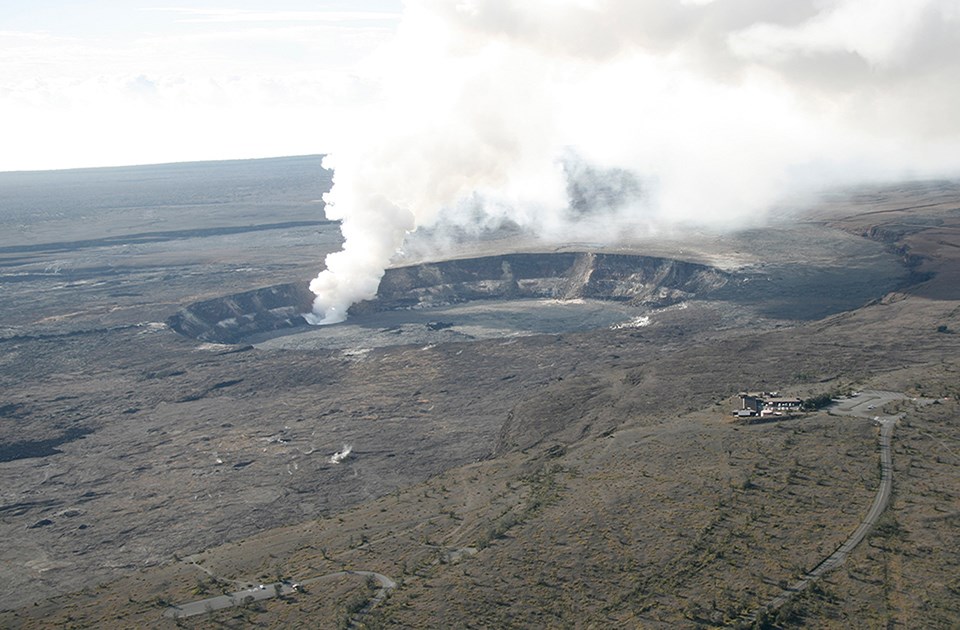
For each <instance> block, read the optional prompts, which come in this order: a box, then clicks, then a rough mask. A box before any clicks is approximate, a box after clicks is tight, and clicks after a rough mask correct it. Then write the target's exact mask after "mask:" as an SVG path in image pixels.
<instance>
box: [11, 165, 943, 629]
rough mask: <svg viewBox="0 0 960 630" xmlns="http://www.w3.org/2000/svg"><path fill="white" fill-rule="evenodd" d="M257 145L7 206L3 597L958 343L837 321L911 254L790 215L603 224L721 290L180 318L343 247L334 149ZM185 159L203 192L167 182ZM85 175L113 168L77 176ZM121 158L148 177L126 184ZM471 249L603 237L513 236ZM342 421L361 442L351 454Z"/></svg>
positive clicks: (100, 575)
mask: <svg viewBox="0 0 960 630" xmlns="http://www.w3.org/2000/svg"><path fill="white" fill-rule="evenodd" d="M237 166H238V168H240V171H238V172H237V173H232V171H231V169H230V165H229V164H227V165H220V166H217V167H215V168H214V167H212V166H211V165H196V166H195V167H194V168H196V169H198V171H197V173H200V175H197V173H193V174H192V175H191V174H189V173H188V174H187V175H183V173H182V171H183V169H186V170H187V171H190V170H191V167H189V166H183V167H177V168H173V167H144V169H142V170H139V171H138V170H137V169H134V170H133V171H134V174H135V175H136V176H135V177H133V176H130V174H129V173H130V171H129V170H128V169H122V170H119V171H113V170H111V169H105V170H99V169H98V170H94V171H90V172H88V173H85V174H84V173H67V174H59V175H58V174H56V173H49V174H41V175H36V181H33V182H32V183H31V182H27V184H24V185H22V186H20V187H19V188H16V190H17V191H19V192H18V193H17V194H18V195H21V196H22V198H21V199H20V200H19V201H18V202H17V205H15V206H10V207H13V208H15V209H16V211H15V212H8V213H7V214H6V215H3V216H0V223H2V224H3V225H4V226H5V229H3V230H2V231H0V286H2V288H3V291H4V300H3V301H2V304H0V441H2V443H3V446H4V450H3V451H2V453H3V458H2V459H3V460H4V461H0V534H2V535H3V537H4V539H5V541H6V549H7V553H6V555H5V558H4V559H5V562H4V564H3V565H2V568H0V577H2V583H3V585H4V586H3V587H2V589H0V608H4V609H10V608H17V607H19V606H22V605H24V604H30V603H31V602H33V601H36V600H42V599H44V598H47V597H50V596H54V595H56V594H59V593H65V592H70V591H73V590H77V589H81V588H83V587H88V586H90V585H91V584H93V583H98V582H99V581H101V580H107V579H111V578H115V577H118V576H122V575H128V574H130V573H132V572H135V571H138V570H142V569H144V568H147V567H153V566H165V565H166V564H169V563H171V562H173V561H174V560H173V558H174V556H175V555H179V556H183V555H185V554H190V553H195V552H197V551H199V550H201V549H204V548H207V547H210V546H214V545H217V544H220V543H223V542H227V541H238V540H241V539H243V538H245V537H248V536H251V535H254V534H256V533H257V532H261V531H263V530H267V529H269V528H272V527H276V526H280V525H285V524H293V523H299V522H302V521H305V520H310V519H316V518H323V517H328V518H335V516H336V515H337V514H340V513H342V512H343V511H344V510H345V509H347V508H348V507H349V506H353V505H359V504H363V503H364V502H367V501H369V500H371V499H373V498H375V497H381V496H384V495H389V494H390V493H393V492H396V491H397V490H398V489H402V488H408V487H410V486H412V485H413V484H416V483H419V482H421V481H423V480H426V479H429V478H431V477H434V476H436V475H438V474H440V473H442V472H443V471H445V470H449V469H452V468H455V467H457V466H461V465H468V464H472V463H475V462H477V460H483V461H487V459H486V458H489V457H491V456H492V455H494V454H496V453H498V452H510V451H511V449H513V448H514V447H522V448H527V447H533V446H535V445H537V444H540V443H542V442H543V440H545V439H547V438H548V437H549V438H550V439H556V440H557V441H558V442H573V441H576V440H577V439H581V438H582V437H583V436H602V435H603V434H604V433H605V432H608V431H611V430H613V429H614V428H615V427H617V426H619V424H620V423H623V422H625V421H627V420H629V421H631V422H636V423H651V424H653V423H656V422H659V421H660V420H662V418H663V417H665V416H667V415H669V416H671V417H675V416H676V415H677V414H678V413H681V412H684V411H689V410H691V409H701V408H703V407H706V406H710V405H713V404H714V401H717V400H720V399H724V398H726V397H727V396H729V395H730V393H731V392H735V391H738V390H739V388H742V387H749V386H764V385H765V384H769V385H770V386H775V387H779V386H783V384H784V383H786V384H791V383H793V384H794V385H796V386H797V387H801V386H803V387H810V385H809V384H810V383H811V382H816V381H817V380H818V379H827V378H832V377H836V376H837V375H840V374H843V375H845V376H844V377H845V378H848V379H852V378H855V377H860V376H863V375H866V374H869V373H871V372H872V371H880V370H884V369H889V366H891V365H893V362H896V361H899V362H908V363H919V362H922V361H926V360H927V356H928V355H929V354H930V353H931V352H934V351H935V352H940V353H941V354H943V353H948V352H949V351H950V348H952V346H950V344H951V343H954V342H955V340H956V336H955V335H945V334H943V335H939V336H938V335H936V333H935V332H931V334H932V335H933V337H932V341H931V339H928V338H927V337H925V336H923V334H922V332H923V331H922V330H921V329H920V328H916V329H915V330H914V329H910V330H909V331H908V332H909V334H901V332H900V331H899V330H893V329H890V330H888V329H887V328H885V327H884V326H885V325H886V324H885V320H884V319H883V318H882V317H874V318H873V319H870V318H869V317H868V318H867V319H866V320H865V321H867V324H866V325H865V326H859V325H858V326H856V327H851V328H850V329H844V328H842V327H843V325H844V322H845V321H846V320H845V319H843V318H844V317H845V316H844V315H843V314H842V313H843V311H846V310H849V309H854V308H856V307H858V306H861V305H863V304H864V303H866V302H869V301H870V300H873V299H876V298H880V297H882V296H884V295H885V294H887V293H889V292H890V291H891V290H893V289H895V288H897V287H900V286H902V285H903V284H904V283H905V282H907V281H908V280H909V278H910V270H909V269H908V268H907V267H905V266H904V264H903V263H902V256H901V255H900V254H898V253H897V252H895V251H891V250H890V249H889V248H888V246H887V245H886V244H884V243H881V242H874V241H871V240H868V239H865V238H862V237H860V236H859V235H858V234H856V233H849V234H848V233H845V232H841V231H839V230H836V229H833V228H831V227H829V226H827V225H825V224H792V223H783V224H781V225H778V226H777V227H776V228H764V229H759V228H758V229H756V230H753V231H751V232H746V233H740V234H730V235H713V236H710V235H701V236H698V237H695V238H691V239H688V240H684V241H673V240H669V239H661V240H659V241H658V242H656V243H643V244H635V245H631V246H617V247H610V248H609V251H611V252H614V253H618V254H632V255H642V256H654V257H660V258H662V259H664V260H680V261H684V262H688V263H697V264H701V265H706V266H710V267H712V268H716V269H718V270H720V271H722V272H723V274H729V275H730V277H731V278H732V279H731V280H730V281H729V282H726V283H725V284H724V285H723V286H722V287H716V292H715V293H713V294H711V295H709V296H704V295H699V296H698V295H697V292H696V291H687V293H689V295H679V294H677V295H674V296H673V298H674V299H671V300H669V301H668V302H664V303H654V302H648V303H643V302H642V301H641V302H634V303H631V302H629V301H627V302H624V301H609V300H598V299H595V298H593V297H583V296H576V295H567V294H564V295H561V296H554V297H551V298H545V297H536V298H524V299H516V298H508V297H503V296H500V297H497V298H496V299H486V300H478V299H470V300H465V301H462V302H450V303H445V302H444V301H443V300H438V301H437V302H436V303H435V304H434V305H433V306H432V307H431V308H404V309H385V310H377V309H371V310H369V311H368V312H365V313H358V314H357V315H356V316H355V317H353V318H351V319H350V320H348V321H347V322H345V323H343V324H340V325H337V326H331V327H324V328H306V327H303V328H297V329H292V330H291V331H290V332H291V333H293V334H289V335H288V334H285V333H284V332H283V331H280V332H273V333H268V334H266V335H264V336H260V337H258V336H256V335H250V336H245V337H243V338H241V339H238V341H239V343H237V344H222V343H216V342H211V341H209V340H200V339H196V338H192V337H188V336H185V335H181V334H178V333H177V332H175V331H174V330H171V329H170V328H169V327H168V326H167V325H166V324H165V322H166V321H167V320H168V318H170V317H172V316H174V315H175V314H176V313H177V312H178V311H181V310H182V309H188V308H190V307H191V305H195V304H197V303H200V302H204V301H214V302H215V301H218V300H223V299H224V298H228V297H229V296H231V295H235V294H240V293H244V292H248V291H251V290H254V289H264V288H269V287H275V286H278V285H282V284H289V283H291V282H302V283H304V284H305V283H306V282H307V281H308V280H309V278H310V277H311V276H312V275H313V274H314V273H315V272H316V270H317V267H318V266H319V265H320V264H321V262H322V259H323V256H324V254H325V253H327V252H329V251H334V250H336V249H337V248H338V247H339V243H340V236H339V232H338V230H337V226H336V225H335V224H331V223H327V222H325V220H324V218H323V216H322V212H321V208H322V206H321V205H320V204H318V203H316V200H317V199H319V197H320V195H321V194H322V192H323V190H324V189H325V187H326V186H327V185H328V184H329V179H326V180H324V179H323V178H324V177H327V178H328V177H329V174H328V173H325V172H323V171H322V170H321V169H320V168H319V160H318V158H315V157H313V158H298V159H291V160H283V161H269V160H268V161H264V162H263V163H261V164H259V168H262V169H263V173H265V174H266V175H264V177H265V180H266V182H267V183H266V184H264V185H263V186H262V187H261V186H260V183H258V182H259V180H258V179H257V176H256V173H257V172H258V170H257V168H254V169H253V171H251V170H250V167H251V164H249V163H242V164H239V165H237ZM211 168H213V170H212V171H211V170H210V169H211ZM217 173H220V174H221V175H222V176H220V175H217ZM231 173H232V174H231ZM182 176H184V177H187V179H188V180H189V181H190V182H193V183H192V184H191V186H193V187H195V188H194V189H192V190H193V192H192V193H191V194H186V193H184V194H179V193H178V194H177V195H175V196H174V197H170V198H167V197H165V196H164V195H165V194H166V193H165V191H167V190H168V189H169V182H170V181H177V180H178V178H179V177H182ZM4 177H12V176H6V175H0V183H4V181H5V180H4V179H3V178H4ZM17 177H20V178H21V179H22V178H23V177H26V176H20V175H18V176H17ZM31 177H33V176H31ZM85 177H92V178H94V180H96V179H97V178H98V177H99V178H100V180H98V181H97V182H94V183H92V184H84V185H80V184H79V183H76V182H74V180H77V181H85V179H84V178H85ZM64 178H65V179H64ZM118 178H119V179H118ZM28 179H29V178H28ZM139 179H144V180H147V181H154V180H156V181H157V182H159V184H158V187H156V189H155V190H154V189H150V188H149V187H148V188H146V189H144V188H139V187H138V186H139V184H137V180H139ZM241 180H242V182H243V186H244V187H245V188H243V190H246V191H247V192H242V190H241V191H240V192H238V191H237V190H236V189H235V187H237V186H239V185H240V184H238V182H239V181H241ZM17 181H19V180H17ZM31 181H32V180H31ZM71 182H74V183H71ZM118 182H125V183H123V185H124V186H128V187H130V190H131V192H130V193H129V194H123V195H120V196H119V197H118V196H117V194H116V193H112V192H110V191H112V190H115V187H116V186H119V185H120V184H119V183H118ZM270 182H272V183H270ZM281 183H282V185H281ZM47 184H49V185H50V186H54V187H56V186H64V187H65V188H64V190H63V191H61V192H60V193H58V194H59V196H57V195H53V194H52V193H49V188H44V186H43V185H47ZM160 184H163V185H160ZM18 185H19V184H18ZM188 188H189V187H188ZM35 189H36V190H38V191H43V190H46V191H48V192H43V194H38V195H37V196H36V197H35V198H31V194H32V193H31V191H33V190H35ZM6 190H7V191H9V190H12V189H11V188H7V189H6ZM230 191H233V192H230ZM271 191H272V192H271ZM88 193H89V194H88ZM83 195H87V197H83ZM81 197H83V199H81V201H80V202H78V203H76V204H72V202H71V199H74V198H77V199H80V198H81ZM217 199H221V201H216V200H217ZM191 204H192V205H191ZM17 208H19V209H17ZM0 212H2V209H0ZM312 222H315V223H312ZM145 226H146V227H145ZM6 228H9V229H6ZM65 235H68V236H65ZM471 248H473V249H471ZM476 248H479V251H477V249H476ZM467 249H471V251H469V254H470V256H474V255H476V256H488V255H489V256H495V255H503V254H508V253H511V252H516V251H522V252H527V253H550V252H555V251H557V250H560V251H569V252H577V251H582V249H583V248H581V247H574V246H571V247H569V248H565V247H559V248H557V247H547V246H544V245H542V244H540V245H538V244H536V243H533V242H531V241H530V240H529V239H524V238H521V237H517V238H516V239H514V240H510V239H506V238H492V239H490V240H489V241H487V242H485V243H481V244H480V245H476V244H473V245H470V246H469V247H465V248H464V252H463V253H464V256H466V254H467V253H468V252H467V251H466V250H467ZM417 262H420V261H404V262H403V264H404V265H407V264H413V263H417ZM399 265H400V263H398V266H399ZM426 293H427V294H430V295H434V294H433V293H431V292H430V291H426ZM435 295H441V294H440V293H437V294H435ZM706 297H709V299H705V298H706ZM565 298H568V299H565ZM939 306H941V305H940V304H939V303H924V304H922V305H920V307H916V308H915V311H916V313H918V315H916V317H917V318H919V319H918V320H917V321H920V320H922V325H923V326H927V327H928V328H929V329H930V331H935V330H936V328H937V326H936V324H939V323H940V321H939V320H935V319H934V317H935V316H936V317H940V315H939V312H940V311H939V310H937V308H939ZM883 307H884V308H890V309H896V308H899V307H898V306H897V303H891V305H890V306H887V305H884V306H883ZM935 307H937V308H935ZM925 309H926V310H925ZM934 311H936V313H934ZM868 312H870V311H868ZM905 312H906V311H902V312H901V311H898V313H901V315H899V316H905V315H903V313H905ZM928 312H929V313H932V314H928ZM831 313H841V314H840V315H836V317H835V318H833V319H827V320H823V322H819V321H814V320H815V319H816V318H817V317H822V316H824V315H829V314H831ZM646 318H649V319H646ZM924 318H926V319H924ZM928 319H929V321H927V320H928ZM891 321H892V320H891ZM805 322H810V323H805ZM824 322H825V323H824ZM623 324H626V325H623ZM944 325H945V326H947V327H948V329H951V328H958V327H960V325H958V324H956V323H955V322H951V321H946V322H945V323H944ZM830 326H837V328H836V330H837V331H839V332H835V333H831V334H832V335H833V336H832V337H831V336H829V335H822V334H820V333H819V332H817V331H818V330H820V329H821V328H823V329H824V330H826V329H828V328H829V327H830ZM851 326H852V325H851ZM871 326H872V328H871ZM891 326H892V324H891ZM831 330H833V329H831ZM757 331H760V332H757ZM864 331H866V332H864ZM815 333H816V334H815ZM774 334H775V335H777V336H776V337H772V336H768V337H764V336H763V335H774ZM851 335H852V336H856V335H864V336H865V337H864V338H860V337H857V338H856V339H852V337H851V339H852V341H851V340H850V339H848V337H849V336H851ZM868 335H869V336H868ZM381 342H382V343H381ZM932 342H936V344H933V343H932ZM931 348H933V349H934V350H931ZM945 356H946V355H945ZM677 392H683V396H678V395H677ZM717 430H720V429H717ZM344 443H348V444H351V445H353V447H354V451H353V454H352V456H351V457H350V458H348V459H347V460H346V461H345V462H343V463H341V464H331V463H330V461H329V457H330V455H332V454H333V453H334V452H336V451H338V450H340V448H341V447H342V446H343V444H344ZM521 473H522V471H521ZM521 473H518V474H521ZM522 474H526V473H522ZM508 486H509V484H508ZM423 518H433V516H432V515H425V516H424V517H423ZM51 605H52V604H51ZM131 605H133V604H131ZM10 619H11V618H9V617H5V618H4V620H3V621H4V623H7V622H9V620H10Z"/></svg>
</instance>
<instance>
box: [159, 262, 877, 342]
mask: <svg viewBox="0 0 960 630" xmlns="http://www.w3.org/2000/svg"><path fill="white" fill-rule="evenodd" d="M852 273H854V275H856V274H855V272H852ZM864 280H867V278H866V277H860V278H854V279H853V280H852V284H854V285H856V288H853V289H851V290H847V291H844V292H843V295H844V296H845V299H844V301H843V303H842V304H841V303H837V304H833V305H830V306H829V307H828V310H829V311H831V312H832V311H840V310H845V309H848V308H853V307H856V306H859V305H861V304H863V303H864V302H866V301H868V300H870V299H872V298H873V297H875V296H876V295H882V292H881V290H882V291H885V290H889V288H890V287H889V286H884V287H878V286H874V285H875V282H862V281H864ZM835 281H836V279H835V278H828V277H826V276H825V275H824V272H823V270H818V269H817V268H813V267H805V268H803V269H799V268H796V267H790V266H784V267H782V268H779V269H777V268H773V267H771V268H764V269H762V270H761V269H758V268H741V269H737V270H729V269H722V268H720V267H717V266H712V265H709V264H703V263H698V262H692V261H685V260H679V259H674V258H665V257H656V256H644V255H637V254H622V253H603V252H591V251H576V252H553V253H514V254H503V255H492V256H483V257H477V258H465V259H453V260H444V261H439V262H429V263H421V264H416V265H409V266H403V267H396V268H391V269H388V270H387V271H386V272H385V274H384V276H383V279H382V281H381V283H380V287H379V290H378V293H377V295H376V297H375V298H373V299H371V300H366V301H362V302H359V303H357V304H354V305H353V306H352V307H351V308H350V310H349V316H350V317H349V319H348V320H347V321H346V322H343V323H340V324H336V325H331V326H321V327H314V326H309V325H308V323H307V321H306V320H305V319H304V316H303V315H304V314H305V313H307V312H309V311H310V309H311V306H312V302H313V299H314V295H313V294H312V293H311V292H310V290H309V289H308V288H307V284H306V283H305V282H297V283H286V284H278V285H273V286H268V287H263V288H259V289H255V290H251V291H246V292H243V293H237V294H233V295H227V296H224V297H219V298H214V299H208V300H204V301H201V302H196V303H194V304H191V305H188V306H186V307H184V308H182V309H180V310H179V311H178V312H176V313H175V314H174V315H172V316H171V317H170V318H169V319H168V320H167V323H168V325H169V326H170V327H171V328H172V329H174V330H175V331H177V332H179V333H180V334H182V335H185V336H188V337H191V338H194V339H197V340H200V341H204V342H213V343H221V344H241V343H244V344H254V345H257V346H258V347H261V348H268V349H311V348H341V349H351V348H352V349H360V348H370V347H382V346H392V345H405V344H417V343H424V344H431V343H440V342H446V341H471V340H475V339H488V338H499V337H515V336H521V335H531V334H559V333H564V332H573V331H583V330H592V329H598V328H611V327H612V328H623V327H643V326H646V325H648V324H650V322H651V316H654V315H656V314H657V313H658V312H663V311H664V310H665V309H668V308H669V307H676V308H680V309H685V308H687V307H688V305H690V304H701V305H702V304H717V303H720V304H722V305H723V307H724V309H725V311H727V312H728V313H732V312H734V311H736V312H737V313H738V315H739V320H738V321H739V323H743V321H744V320H743V316H746V317H747V318H748V319H749V320H752V321H755V322H760V321H768V320H778V319H792V320H798V319H810V318H813V317H821V316H823V315H824V314H828V313H825V312H821V311H822V310H823V308H822V307H821V308H820V310H819V311H818V312H816V313H813V312H809V301H808V300H807V299H806V297H805V295H804V294H805V293H806V292H807V291H808V290H809V289H811V287H813V286H818V285H819V286H821V287H822V286H823V285H824V284H830V283H834V282H835ZM847 281H848V282H851V281H850V279H849V278H847ZM761 303H762V304H763V308H764V309H765V310H764V312H761V311H760V310H758V309H757V308H755V307H756V306H757V305H758V304H761ZM772 304H776V305H778V308H777V309H776V310H775V311H771V309H770V305H772ZM748 311H749V312H748Z"/></svg>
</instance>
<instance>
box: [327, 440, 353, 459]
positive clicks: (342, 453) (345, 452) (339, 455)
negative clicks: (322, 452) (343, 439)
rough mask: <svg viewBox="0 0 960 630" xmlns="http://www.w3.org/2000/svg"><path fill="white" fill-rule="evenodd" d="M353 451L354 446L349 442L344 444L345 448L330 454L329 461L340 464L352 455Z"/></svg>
mask: <svg viewBox="0 0 960 630" xmlns="http://www.w3.org/2000/svg"><path fill="white" fill-rule="evenodd" d="M351 452H353V447H352V446H350V445H349V444H344V445H343V448H341V449H340V450H339V451H337V452H336V453H334V454H333V455H331V456H330V459H329V462H330V463H331V464H339V463H340V462H342V461H343V460H345V459H346V458H348V457H350V453H351Z"/></svg>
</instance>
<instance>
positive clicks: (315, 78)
mask: <svg viewBox="0 0 960 630" xmlns="http://www.w3.org/2000/svg"><path fill="white" fill-rule="evenodd" d="M401 11H402V2H401V0H339V1H337V0H326V1H324V0H272V1H271V2H263V1H253V2H252V1H250V0H203V1H202V2H190V1H189V0H182V1H170V0H86V1H83V2H80V1H77V0H4V1H3V2H2V3H0V129H2V140H0V171H10V170H42V169H59V168H74V167H90V166H110V165H127V164H149V163H162V162H175V161H190V160H204V159H229V158H256V157H270V156H281V155H304V154H315V153H322V152H324V151H325V150H327V148H326V147H327V146H328V142H329V141H331V140H332V139H333V138H335V136H336V135H337V134H338V133H339V131H340V129H342V120H340V113H341V112H344V111H350V110H351V109H353V108H354V106H355V105H358V104H360V103H366V102H369V101H370V91H371V89H375V88H371V87H370V85H369V81H368V80H367V79H365V78H364V70H363V60H364V59H366V58H367V57H368V56H369V55H370V53H371V52H372V51H374V50H376V49H377V47H378V46H380V45H381V44H383V43H384V42H385V41H388V40H389V39H390V38H392V37H393V35H394V34H395V32H396V29H397V25H398V23H399V20H400V15H401Z"/></svg>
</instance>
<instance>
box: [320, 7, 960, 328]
mask: <svg viewBox="0 0 960 630" xmlns="http://www.w3.org/2000/svg"><path fill="white" fill-rule="evenodd" d="M958 51H960V0H910V1H909V2H904V1H903V0H869V1H868V0H791V2H770V1H769V0H645V1H644V2H637V1H636V0H526V1H525V2H522V3H520V2H514V1H513V0H460V1H458V2H450V1H448V0H408V2H407V5H406V10H405V13H404V19H403V21H402V23H401V26H400V29H399V31H398V34H397V37H396V39H395V41H394V42H393V43H392V44H390V45H389V46H387V47H386V48H385V49H383V50H381V51H380V53H379V54H378V55H376V56H375V57H374V58H372V59H371V60H370V64H369V66H368V70H369V75H370V76H369V77H368V78H369V79H370V83H369V85H370V86H371V102H372V103H373V105H372V106H371V107H370V108H369V109H365V110H363V111H359V112H356V113H355V114H356V115H355V116H354V120H353V121H352V122H345V125H346V129H347V132H346V133H344V137H345V138H346V139H347V140H348V142H349V144H345V145H344V146H342V147H333V151H332V154H333V155H334V156H335V158H336V162H335V164H334V163H332V162H331V165H332V166H334V168H335V175H334V182H335V184H334V188H333V190H332V191H331V193H330V194H329V196H328V198H327V201H328V203H329V204H330V205H329V206H328V209H327V212H328V216H329V217H330V218H334V219H339V220H341V221H342V230H343V234H344V237H345V242H344V247H343V251H341V252H338V253H336V254H332V255H330V256H329V257H328V258H327V269H326V270H325V271H323V272H322V273H321V274H320V275H319V276H318V277H317V278H316V279H315V280H314V281H313V282H312V283H311V289H312V290H313V291H314V293H316V295H317V298H316V301H315V303H314V308H313V311H314V313H313V314H312V315H311V316H310V319H311V321H312V323H333V322H336V321H341V320H342V319H343V318H344V317H345V316H346V311H347V309H348V308H349V306H350V305H351V304H352V303H354V302H355V301H357V300H360V299H364V298H369V297H372V296H373V295H375V293H376V289H377V286H378V283H379V281H380V278H381V277H382V275H383V270H384V268H385V267H386V266H387V265H388V264H389V263H390V260H391V258H392V257H393V256H394V254H395V253H396V252H397V250H398V249H399V248H400V247H401V245H402V244H403V241H404V239H405V237H406V235H407V233H408V232H410V231H412V230H415V229H417V228H418V227H423V226H431V225H435V224H437V223H438V222H439V221H443V222H444V223H450V224H453V225H461V226H471V225H474V226H477V225H479V226H484V227H493V226H497V225H499V224H503V223H510V224H513V225H516V226H519V227H521V228H523V229H526V230H528V231H530V232H532V233H535V234H536V235H538V236H539V237H541V238H543V239H549V240H553V241H557V240H573V239H583V238H588V239H590V240H593V241H602V240H614V239H630V238H632V239H636V238H641V237H644V236H648V235H651V234H655V233H657V232H662V231H664V230H674V229H682V228H683V226H687V225H691V224H694V225H700V226H705V227H712V228H716V229H724V228H733V227H737V226H742V225H744V224H747V223H757V222H760V221H762V220H763V217H764V212H765V210H766V209H767V208H769V207H770V205H771V204H773V203H774V202H776V201H777V199H778V198H780V197H781V196H783V195H785V194H786V193H794V192H797V191H799V190H814V189H816V188H818V187H822V186H825V185H835V184H841V183H847V182H856V181H864V180H877V179H881V178H894V177H896V178H904V177H914V176H924V177H929V176H944V175H954V174H956V173H957V172H958V170H960V150H958V149H960V116H957V115H956V112H958V111H960V81H958V80H957V77H960V53H958Z"/></svg>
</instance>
